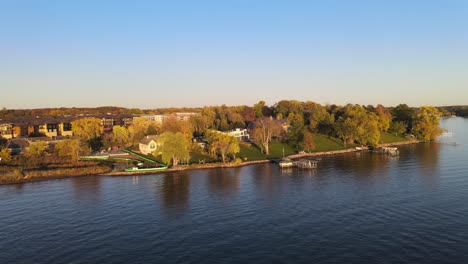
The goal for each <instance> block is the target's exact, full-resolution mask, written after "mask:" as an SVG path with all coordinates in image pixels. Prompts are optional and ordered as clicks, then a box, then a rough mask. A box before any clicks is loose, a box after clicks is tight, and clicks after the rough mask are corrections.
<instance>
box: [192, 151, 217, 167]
mask: <svg viewBox="0 0 468 264" xmlns="http://www.w3.org/2000/svg"><path fill="white" fill-rule="evenodd" d="M203 160H204V161H205V163H211V162H217V161H216V160H214V159H213V158H212V157H210V156H208V155H205V154H202V153H200V152H199V151H190V163H196V164H198V163H200V161H203Z"/></svg>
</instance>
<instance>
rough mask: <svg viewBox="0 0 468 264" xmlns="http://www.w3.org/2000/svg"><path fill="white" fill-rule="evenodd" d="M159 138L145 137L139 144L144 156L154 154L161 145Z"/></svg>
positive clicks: (154, 136) (155, 136)
mask: <svg viewBox="0 0 468 264" xmlns="http://www.w3.org/2000/svg"><path fill="white" fill-rule="evenodd" d="M158 138H159V136H157V135H150V136H146V137H144V138H143V139H142V140H141V141H140V144H139V150H140V152H141V153H142V154H145V155H148V154H152V153H154V152H155V151H156V150H157V149H158V148H159V147H160V146H161V145H160V143H158Z"/></svg>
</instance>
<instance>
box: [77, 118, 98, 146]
mask: <svg viewBox="0 0 468 264" xmlns="http://www.w3.org/2000/svg"><path fill="white" fill-rule="evenodd" d="M71 124H72V131H73V135H75V136H77V137H79V138H81V139H83V140H86V141H88V142H90V141H91V140H92V139H96V138H98V137H100V136H101V134H102V133H103V132H104V127H103V125H102V121H101V119H99V118H95V117H86V118H81V119H78V120H75V121H72V122H71Z"/></svg>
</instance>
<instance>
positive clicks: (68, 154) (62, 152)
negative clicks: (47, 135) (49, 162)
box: [54, 139, 90, 163]
mask: <svg viewBox="0 0 468 264" xmlns="http://www.w3.org/2000/svg"><path fill="white" fill-rule="evenodd" d="M54 149H55V152H56V153H57V155H58V156H59V157H61V158H66V159H69V160H70V161H71V162H73V163H75V162H77V161H78V160H79V159H80V156H82V155H86V154H88V153H89V152H90V149H89V148H88V147H86V146H85V145H84V144H83V143H82V141H80V140H79V139H66V140H62V141H60V142H58V143H57V144H56V145H55V148H54Z"/></svg>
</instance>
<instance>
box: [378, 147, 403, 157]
mask: <svg viewBox="0 0 468 264" xmlns="http://www.w3.org/2000/svg"><path fill="white" fill-rule="evenodd" d="M372 152H374V153H381V154H387V155H390V156H393V157H396V156H398V155H400V151H399V150H398V148H395V147H380V148H376V149H374V150H373V151H372Z"/></svg>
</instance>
